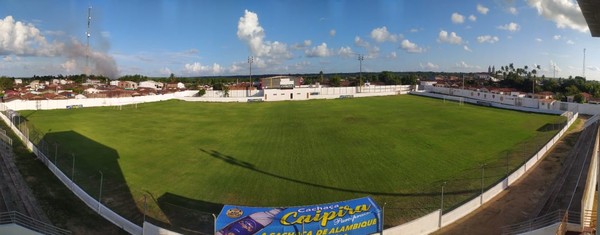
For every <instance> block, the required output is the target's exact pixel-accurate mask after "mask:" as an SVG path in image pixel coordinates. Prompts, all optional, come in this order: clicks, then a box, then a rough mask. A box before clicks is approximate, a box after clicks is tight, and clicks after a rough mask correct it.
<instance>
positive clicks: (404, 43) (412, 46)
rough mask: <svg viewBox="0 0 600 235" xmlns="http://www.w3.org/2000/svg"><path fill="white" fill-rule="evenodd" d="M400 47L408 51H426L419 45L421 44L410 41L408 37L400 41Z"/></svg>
mask: <svg viewBox="0 0 600 235" xmlns="http://www.w3.org/2000/svg"><path fill="white" fill-rule="evenodd" d="M400 47H401V48H402V49H403V50H404V51H406V52H408V53H423V52H424V51H425V49H423V48H422V47H419V45H417V44H415V43H413V42H411V41H409V40H408V39H404V40H403V41H402V43H400Z"/></svg>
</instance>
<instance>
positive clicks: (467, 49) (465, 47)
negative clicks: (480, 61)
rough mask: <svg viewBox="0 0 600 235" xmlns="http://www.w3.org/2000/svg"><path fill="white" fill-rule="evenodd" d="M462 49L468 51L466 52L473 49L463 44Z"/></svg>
mask: <svg viewBox="0 0 600 235" xmlns="http://www.w3.org/2000/svg"><path fill="white" fill-rule="evenodd" d="M463 49H465V51H468V52H473V50H471V48H469V46H467V45H464V46H463Z"/></svg>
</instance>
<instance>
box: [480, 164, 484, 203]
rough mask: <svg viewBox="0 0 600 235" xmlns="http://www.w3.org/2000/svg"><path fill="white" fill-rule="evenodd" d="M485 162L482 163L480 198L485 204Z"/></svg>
mask: <svg viewBox="0 0 600 235" xmlns="http://www.w3.org/2000/svg"><path fill="white" fill-rule="evenodd" d="M485 165H486V164H485V163H484V164H481V165H480V167H481V197H480V199H479V203H480V204H482V205H483V178H484V177H485Z"/></svg>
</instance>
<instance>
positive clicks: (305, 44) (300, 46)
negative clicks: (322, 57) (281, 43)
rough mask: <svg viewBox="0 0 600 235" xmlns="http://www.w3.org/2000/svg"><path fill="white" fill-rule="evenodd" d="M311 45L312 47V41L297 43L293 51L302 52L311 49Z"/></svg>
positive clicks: (293, 46)
mask: <svg viewBox="0 0 600 235" xmlns="http://www.w3.org/2000/svg"><path fill="white" fill-rule="evenodd" d="M310 45H312V41H311V40H304V42H302V43H296V44H294V45H292V49H296V50H302V49H305V48H307V47H309V46H310Z"/></svg>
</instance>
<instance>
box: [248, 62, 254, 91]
mask: <svg viewBox="0 0 600 235" xmlns="http://www.w3.org/2000/svg"><path fill="white" fill-rule="evenodd" d="M252 63H254V56H248V64H250V87H249V89H250V90H251V89H252Z"/></svg>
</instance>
